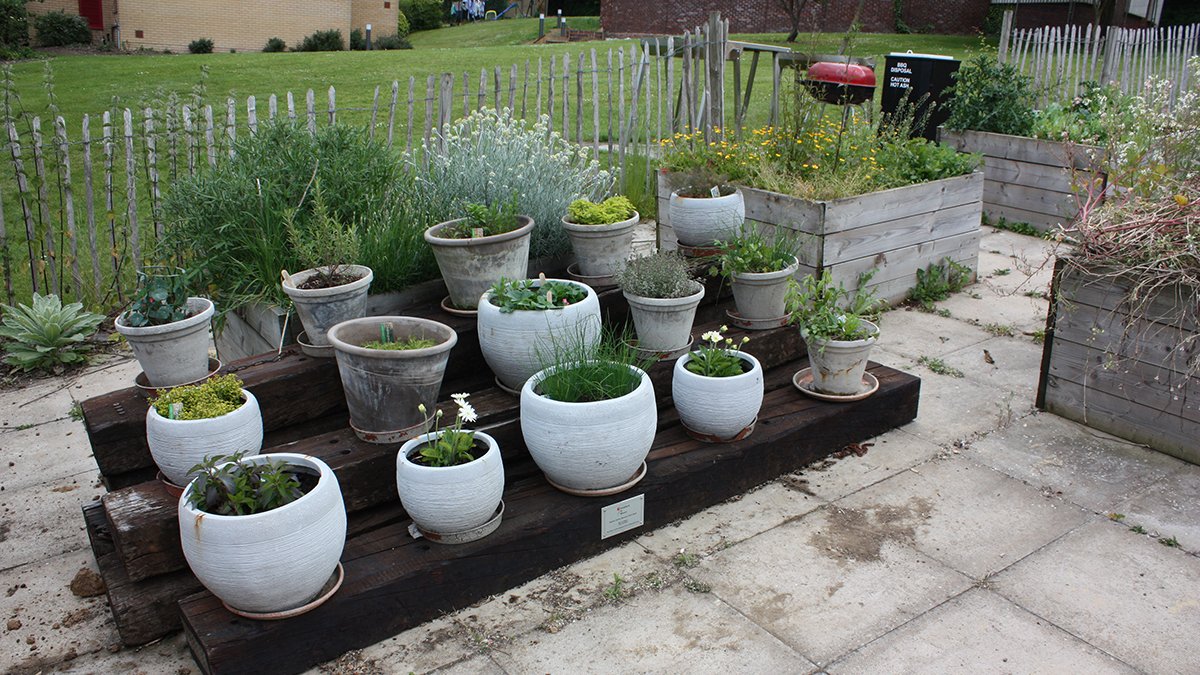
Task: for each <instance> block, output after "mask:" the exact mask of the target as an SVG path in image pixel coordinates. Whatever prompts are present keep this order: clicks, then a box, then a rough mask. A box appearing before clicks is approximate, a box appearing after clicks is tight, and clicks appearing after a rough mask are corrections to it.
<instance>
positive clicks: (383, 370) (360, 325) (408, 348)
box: [329, 316, 458, 443]
mask: <svg viewBox="0 0 1200 675" xmlns="http://www.w3.org/2000/svg"><path fill="white" fill-rule="evenodd" d="M329 342H330V343H331V344H332V345H333V350H334V354H335V356H336V357H337V364H338V373H339V375H340V376H341V379H342V389H343V390H344V391H345V393H346V405H347V407H349V409H350V426H351V428H353V429H354V433H355V434H357V435H358V437H359V438H361V439H362V440H364V441H367V442H369V443H399V442H400V441H405V440H408V439H410V438H412V437H414V436H416V435H418V434H419V433H421V428H422V426H423V425H424V418H423V417H422V416H421V415H420V414H418V412H417V407H418V406H420V405H422V404H423V405H425V406H426V407H433V405H434V403H436V402H437V395H438V390H439V389H441V386H442V377H443V376H444V375H445V373H446V362H447V361H448V360H449V358H450V349H451V348H452V347H454V345H455V344H457V343H458V334H457V333H455V332H454V329H453V328H451V327H449V326H447V325H446V324H444V323H439V322H437V321H431V320H429V319H421V318H417V317H411V316H369V317H364V318H361V319H351V320H349V321H343V322H342V323H339V324H337V325H336V326H334V327H333V328H330V329H329Z"/></svg>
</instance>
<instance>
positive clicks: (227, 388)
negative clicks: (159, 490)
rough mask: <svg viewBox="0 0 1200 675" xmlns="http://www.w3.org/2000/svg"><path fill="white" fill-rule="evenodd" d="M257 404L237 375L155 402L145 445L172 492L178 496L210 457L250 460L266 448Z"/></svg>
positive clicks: (148, 413)
mask: <svg viewBox="0 0 1200 675" xmlns="http://www.w3.org/2000/svg"><path fill="white" fill-rule="evenodd" d="M262 440H263V423H262V413H261V412H260V410H259V407H258V399H256V398H254V394H251V393H250V392H249V391H247V390H246V389H245V388H243V387H242V381H241V380H240V379H239V378H238V376H237V375H232V374H230V375H222V376H220V377H214V378H212V379H210V380H207V381H205V382H203V383H200V384H193V385H186V386H182V387H175V388H174V389H169V390H167V391H164V392H163V393H161V394H160V395H158V396H157V397H155V398H152V399H151V400H150V409H149V410H147V411H146V443H147V444H148V445H149V446H150V455H151V456H152V457H153V458H154V463H155V464H157V465H158V468H159V470H160V471H161V473H162V478H163V480H164V482H166V483H167V484H168V486H167V489H168V491H170V492H172V493H173V494H175V495H176V496H178V494H179V493H180V492H181V491H182V490H183V487H182V486H184V485H186V484H187V483H188V481H190V480H191V479H192V478H195V473H193V472H194V471H195V469H196V467H197V465H199V464H200V463H201V462H203V461H204V458H205V457H208V456H212V455H221V456H231V455H238V456H242V457H248V456H252V455H257V454H258V451H259V450H261V449H262Z"/></svg>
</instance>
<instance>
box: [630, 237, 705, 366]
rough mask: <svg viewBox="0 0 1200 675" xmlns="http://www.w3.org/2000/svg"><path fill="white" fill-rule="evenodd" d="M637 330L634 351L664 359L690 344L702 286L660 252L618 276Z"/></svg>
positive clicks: (681, 263)
mask: <svg viewBox="0 0 1200 675" xmlns="http://www.w3.org/2000/svg"><path fill="white" fill-rule="evenodd" d="M617 285H618V286H619V287H620V288H621V291H622V292H623V294H624V295H625V299H626V300H627V301H628V302H629V311H630V313H631V314H632V315H633V325H634V327H635V328H636V329H637V349H638V350H639V351H641V352H642V353H644V354H654V355H657V356H661V357H664V358H670V357H672V356H678V355H679V354H681V353H683V352H684V351H686V350H687V348H688V347H689V346H691V344H692V335H691V331H692V322H693V321H694V320H695V318H696V307H698V306H699V305H700V300H701V299H702V298H704V285H703V284H701V283H700V282H698V281H696V280H694V279H692V277H691V273H690V272H689V270H688V264H687V261H685V260H684V259H683V258H681V257H680V256H679V255H677V254H674V253H666V252H659V253H653V254H651V255H647V256H642V257H639V258H634V259H632V260H630V261H629V262H628V263H626V265H625V266H624V267H623V268H621V271H620V272H619V273H618V274H617Z"/></svg>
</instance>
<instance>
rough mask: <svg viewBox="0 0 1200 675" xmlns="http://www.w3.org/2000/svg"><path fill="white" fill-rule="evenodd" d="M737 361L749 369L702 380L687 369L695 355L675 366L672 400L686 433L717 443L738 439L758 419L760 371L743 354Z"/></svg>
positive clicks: (754, 363)
mask: <svg viewBox="0 0 1200 675" xmlns="http://www.w3.org/2000/svg"><path fill="white" fill-rule="evenodd" d="M736 353H737V357H738V358H739V359H741V360H742V361H744V362H746V364H748V365H749V366H750V369H749V370H748V371H746V372H744V373H742V374H741V375H734V376H732V377H705V376H703V375H697V374H696V373H693V372H692V371H690V370H688V369H687V364H688V363H689V362H690V361H691V360H692V356H693V355H694V354H695V352H691V353H689V354H684V355H683V357H682V358H680V359H679V360H678V361H676V362H675V370H674V371H673V373H672V375H671V398H672V399H674V401H675V409H676V410H678V411H679V420H680V421H681V422H683V424H684V426H686V427H687V428H688V429H689V430H691V431H692V432H694V433H695V434H698V435H700V436H705V437H708V438H711V439H712V440H716V441H728V440H731V439H733V438H735V437H737V436H738V435H739V434H740V433H741V432H742V431H744V430H745V429H746V427H748V426H750V424H751V423H752V422H754V420H755V418H756V417H758V411H759V409H761V408H762V402H763V369H762V365H760V364H759V362H758V359H756V358H754V357H753V356H752V355H750V354H747V353H745V352H743V351H738V352H736Z"/></svg>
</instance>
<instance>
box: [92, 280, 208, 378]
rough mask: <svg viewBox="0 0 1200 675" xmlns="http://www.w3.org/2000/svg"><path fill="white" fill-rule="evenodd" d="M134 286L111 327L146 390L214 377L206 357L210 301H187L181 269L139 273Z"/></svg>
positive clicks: (186, 287) (204, 299) (189, 299)
mask: <svg viewBox="0 0 1200 675" xmlns="http://www.w3.org/2000/svg"><path fill="white" fill-rule="evenodd" d="M138 282H139V283H138V290H137V292H136V293H135V294H134V296H133V300H132V301H131V302H130V303H129V307H128V308H126V310H125V311H124V312H121V314H120V315H119V316H117V319H116V321H115V325H116V328H117V332H118V333H120V334H121V335H122V336H124V337H125V341H126V342H128V343H129V348H130V349H131V350H133V356H134V358H136V359H137V361H138V364H139V365H140V366H141V367H142V373H143V374H144V375H145V379H146V382H147V384H148V385H149V388H164V387H176V386H179V385H182V384H191V383H193V382H199V381H200V380H203V379H204V378H206V377H208V376H209V375H211V374H212V373H213V372H216V369H215V368H213V367H212V366H213V365H214V364H213V363H210V359H209V356H208V330H209V326H210V325H211V323H212V316H213V303H212V300H209V299H208V298H200V297H190V296H189V295H188V275H187V273H186V272H184V270H181V269H172V270H168V269H166V268H147V269H146V271H144V272H138ZM140 379H141V378H139V380H140Z"/></svg>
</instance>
